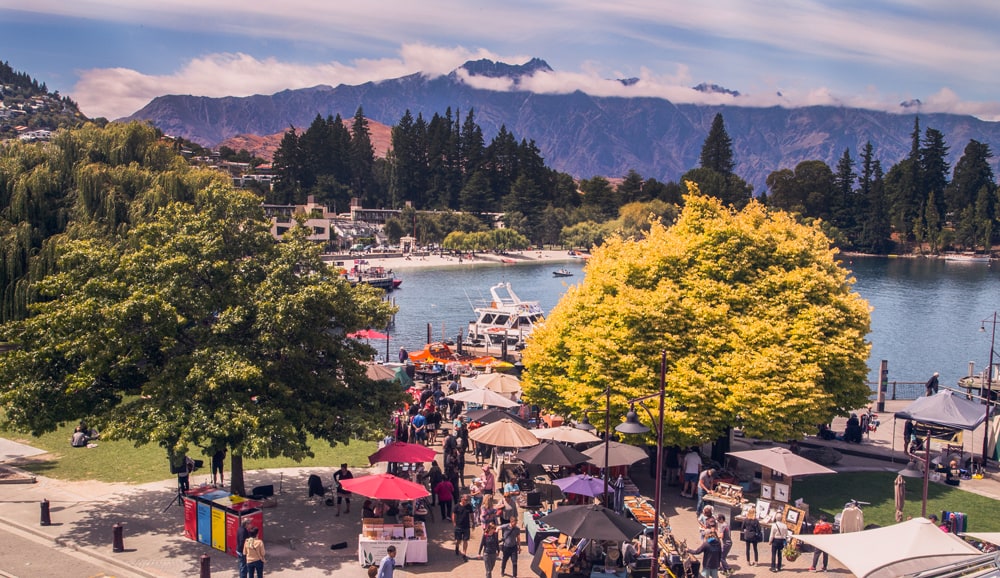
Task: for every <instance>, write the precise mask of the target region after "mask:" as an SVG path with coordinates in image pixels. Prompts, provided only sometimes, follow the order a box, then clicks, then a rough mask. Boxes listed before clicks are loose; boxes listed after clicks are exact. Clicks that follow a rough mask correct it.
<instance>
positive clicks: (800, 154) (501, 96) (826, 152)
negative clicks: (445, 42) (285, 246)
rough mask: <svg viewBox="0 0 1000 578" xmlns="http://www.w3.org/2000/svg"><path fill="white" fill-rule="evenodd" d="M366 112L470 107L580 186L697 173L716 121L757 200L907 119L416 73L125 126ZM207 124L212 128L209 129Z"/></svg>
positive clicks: (196, 108) (211, 140)
mask: <svg viewBox="0 0 1000 578" xmlns="http://www.w3.org/2000/svg"><path fill="white" fill-rule="evenodd" d="M543 67H544V68H547V67H548V65H547V64H545V63H544V61H541V60H537V59H535V60H532V61H530V62H528V63H526V64H525V65H521V66H511V65H506V64H503V63H492V62H490V61H477V62H470V63H467V64H466V65H464V68H465V71H466V72H467V73H468V74H473V75H475V74H480V75H485V76H498V75H506V76H517V75H519V74H527V73H530V72H532V71H533V70H536V69H541V68H543ZM359 106H361V107H363V109H364V112H365V115H366V116H367V117H368V118H369V119H372V120H374V121H378V122H380V123H383V124H385V125H388V126H392V125H394V124H396V123H397V122H398V121H399V119H400V118H401V117H402V115H403V113H404V112H405V111H406V110H407V109H409V110H410V111H411V112H412V113H413V114H414V115H416V114H417V113H422V114H423V115H424V117H425V118H430V117H431V116H433V114H434V113H443V112H444V111H445V110H446V109H447V108H448V107H451V109H452V111H455V110H456V109H457V110H458V111H459V112H460V113H461V114H465V113H466V112H467V111H468V110H470V109H474V111H475V116H476V121H477V123H478V124H479V125H480V126H481V127H482V129H483V132H484V136H485V137H486V138H487V139H490V138H492V137H493V136H494V135H495V134H496V132H497V131H498V130H499V128H500V126H501V125H505V126H506V127H507V129H508V130H509V131H510V132H512V133H513V134H514V135H515V137H516V138H518V139H522V138H524V139H529V140H534V141H535V143H536V145H537V146H538V148H539V150H540V151H541V153H542V155H543V156H544V158H545V159H546V163H547V164H548V165H549V166H551V167H552V168H554V169H556V170H559V171H563V172H566V173H569V174H572V175H574V176H576V177H591V176H594V175H604V176H609V177H615V176H621V175H624V174H625V173H626V172H627V171H629V170H630V169H634V170H636V171H638V172H639V173H640V174H641V175H643V176H644V177H654V178H656V179H659V180H662V181H669V180H676V179H678V178H679V176H680V175H681V174H683V173H684V172H685V171H687V170H688V169H691V168H693V167H695V166H697V164H698V155H699V153H700V150H701V145H702V144H703V142H704V139H705V136H706V135H707V134H708V129H709V127H710V126H711V122H712V119H713V118H714V116H715V114H716V113H719V112H721V113H722V114H723V116H724V118H725V123H726V130H727V131H728V133H729V135H730V137H731V138H732V141H733V151H734V153H735V160H736V172H737V173H738V174H740V175H741V176H743V177H744V178H745V179H746V180H747V181H749V182H750V183H752V184H753V185H754V186H755V188H756V190H757V191H758V192H759V191H761V190H763V189H764V183H765V180H766V178H767V176H768V175H769V174H770V173H771V172H773V171H775V170H778V169H782V168H794V167H795V165H797V164H798V163H799V162H801V161H803V160H816V159H818V160H822V161H825V162H826V163H827V164H828V165H830V166H831V167H832V166H836V163H837V161H838V160H839V158H840V156H841V155H842V154H843V152H844V150H845V149H850V151H851V154H852V156H854V157H855V158H857V156H858V154H859V151H860V150H861V149H862V147H863V146H864V144H865V143H866V142H868V141H871V143H872V145H873V146H874V150H875V154H876V156H877V158H879V159H881V161H882V164H883V166H886V167H887V166H891V165H892V164H894V163H896V162H897V161H899V160H900V159H902V158H904V157H905V156H906V154H907V153H908V152H909V148H910V133H911V132H912V130H913V122H914V115H913V114H912V113H905V114H890V113H886V112H878V111H871V110H864V109H854V108H838V107H830V106H817V107H809V108H795V109H786V108H778V107H772V108H745V107H732V106H729V107H722V106H702V105H693V104H674V103H671V102H670V101H667V100H664V99H658V98H621V97H596V96H590V95H587V94H584V93H582V92H574V93H571V94H544V95H543V94H534V93H530V92H523V91H522V92H496V91H488V90H479V89H475V88H472V87H470V86H469V85H468V84H466V83H464V82H462V81H461V79H460V76H459V75H458V74H457V73H452V74H450V75H447V76H441V77H437V78H433V79H429V78H427V77H425V76H423V75H420V74H414V75H410V76H405V77H402V78H396V79H392V80H385V81H381V82H377V83H376V82H368V83H365V84H361V85H357V86H348V85H340V86H337V87H330V86H315V87H312V88H306V89H300V90H285V91H282V92H278V93H276V94H273V95H270V96H265V95H255V96H249V97H245V98H235V97H226V98H207V97H195V96H180V95H168V96H161V97H158V98H156V99H154V100H153V101H151V102H150V103H149V104H148V105H146V106H145V107H143V108H142V109H141V110H139V111H137V112H136V113H135V114H133V115H131V116H130V117H128V119H148V120H150V121H152V122H153V123H154V124H155V125H156V126H158V127H160V128H161V129H162V130H163V131H164V132H166V133H167V134H173V135H177V136H182V137H185V138H188V139H190V140H193V141H195V142H199V143H202V144H205V145H213V146H214V145H216V144H218V143H220V142H222V141H224V140H225V139H227V138H230V137H233V136H236V135H240V134H254V135H272V134H275V133H281V132H284V131H285V130H286V129H287V128H288V126H290V125H291V126H299V127H304V126H308V124H309V123H310V122H311V121H312V119H313V118H314V117H315V116H316V114H320V115H322V116H324V117H326V116H327V115H336V114H338V113H339V114H340V115H341V116H343V117H345V118H347V117H350V116H353V114H354V112H355V111H356V110H357V108H358V107H359ZM205 119H210V120H209V121H208V122H205ZM920 125H921V127H922V128H926V127H932V128H935V129H937V130H939V131H940V132H941V133H942V134H943V135H944V137H945V139H946V142H947V144H948V145H949V146H950V147H951V152H952V157H951V162H952V163H954V161H955V159H956V158H957V155H958V154H960V153H961V151H962V150H963V148H964V147H965V145H966V144H967V143H968V141H969V139H976V140H978V141H980V142H984V143H987V144H989V145H990V146H991V148H992V149H993V150H1000V124H998V123H994V122H985V121H981V120H979V119H976V118H974V117H971V116H961V115H950V114H927V115H921V117H920Z"/></svg>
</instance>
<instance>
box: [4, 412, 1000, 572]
mask: <svg viewBox="0 0 1000 578" xmlns="http://www.w3.org/2000/svg"><path fill="white" fill-rule="evenodd" d="M906 403H907V402H889V405H888V407H887V409H889V410H890V411H894V410H898V409H900V408H901V407H903V406H905V405H906ZM840 423H842V422H835V423H834V428H835V429H837V428H839V427H841V426H840ZM892 426H893V424H892V419H891V413H889V412H887V413H886V414H884V415H883V418H882V426H881V427H880V428H879V430H878V432H875V433H874V434H872V435H871V437H870V439H867V440H866V441H865V442H864V443H863V444H861V445H860V446H858V445H856V444H844V443H843V442H820V441H818V440H815V439H812V438H810V439H809V440H808V443H810V444H822V445H827V446H830V447H834V448H836V449H838V450H840V451H842V452H852V453H856V454H860V455H848V454H846V453H845V455H844V458H843V460H842V461H841V462H840V463H839V464H838V465H837V466H836V469H837V470H839V471H852V470H885V471H897V470H899V469H901V468H902V467H903V466H904V465H905V461H906V459H905V456H904V455H903V453H902V452H901V451H900V450H898V449H897V450H896V451H895V452H893V450H892V439H891V437H892V434H893V427H892ZM901 427H902V423H900V424H899V428H901ZM896 437H897V440H898V438H900V437H901V434H900V433H899V431H897V432H896ZM971 437H972V439H968V438H967V439H966V447H967V448H969V449H971V448H973V447H977V446H975V445H974V444H975V443H976V437H975V436H971ZM978 439H979V440H980V441H979V444H980V445H979V446H978V447H980V448H981V439H982V438H981V437H979V438H978ZM804 445H805V444H804ZM896 445H897V446H899V445H900V444H899V442H898V441H897V444H896ZM750 447H758V446H753V445H751V442H750V441H744V440H738V441H737V442H736V444H735V447H734V448H733V449H734V451H735V450H739V449H746V448H750ZM4 448H6V446H3V445H0V452H2V451H4ZM890 458H892V459H894V460H895V461H894V462H893V461H889V459H890ZM748 467H752V466H749V465H748ZM355 472H358V470H355ZM313 473H315V474H318V475H320V476H321V477H322V478H323V479H324V480H329V479H330V476H331V475H332V473H333V468H288V469H281V470H265V471H251V472H248V473H247V480H246V481H247V486H248V487H253V486H257V485H264V484H274V486H275V490H276V495H277V499H278V505H277V507H274V508H269V509H266V510H265V511H264V520H265V522H264V523H265V535H264V538H265V543H266V545H267V550H268V564H267V569H266V573H267V575H268V576H271V577H293V576H295V577H310V576H337V577H341V576H342V577H345V578H346V577H356V576H357V577H360V576H363V575H364V574H363V571H362V569H361V567H360V565H359V564H358V561H357V536H358V532H359V530H360V508H359V506H360V504H355V507H354V508H352V510H351V515H349V516H348V515H341V516H340V517H336V516H335V515H334V514H335V509H334V508H330V507H328V506H326V505H324V504H323V502H322V501H320V500H319V499H317V498H309V497H307V490H306V488H307V483H306V479H307V477H308V476H309V475H310V474H313ZM358 473H360V472H358ZM466 473H467V476H474V475H478V473H479V471H478V470H477V469H476V468H475V467H474V466H472V465H470V466H469V467H468V468H467V471H466ZM208 477H209V476H208V475H207V474H202V473H198V474H196V475H194V476H193V477H192V484H193V485H198V484H201V483H206V482H207V481H208ZM632 477H633V480H634V481H635V482H636V484H637V485H638V486H639V487H640V489H641V490H642V492H643V494H644V495H647V496H649V495H651V494H652V479H651V478H650V477H649V475H648V468H647V467H645V466H639V467H636V468H633V473H632ZM998 480H1000V474H997V473H996V472H994V473H993V475H991V476H990V477H988V478H987V479H983V480H970V481H965V482H963V483H962V488H963V489H965V490H968V491H973V492H976V493H980V494H983V495H986V496H990V497H993V498H996V499H1000V481H998ZM175 483H176V482H175V480H174V479H169V480H163V481H160V482H154V483H150V484H143V485H140V486H132V485H126V484H108V483H102V482H93V481H89V482H67V481H60V480H55V479H52V478H48V477H45V476H38V477H37V481H36V483H32V484H0V504H2V506H0V526H2V527H3V528H6V529H7V530H12V531H15V532H17V536H18V539H29V540H32V541H33V542H34V543H35V544H38V545H41V546H44V548H45V550H43V551H51V548H52V546H53V545H56V547H57V550H56V552H57V553H59V554H69V553H73V555H74V556H79V555H82V556H84V557H85V559H86V563H81V564H79V565H76V564H74V565H73V567H72V568H66V569H65V570H64V571H62V572H61V573H60V575H62V576H70V577H71V576H81V577H82V576H95V572H94V569H95V568H98V569H102V570H103V571H104V572H106V573H108V574H109V575H114V576H120V577H125V578H131V577H136V576H143V577H185V576H198V575H199V572H200V563H201V558H202V556H203V555H206V554H207V555H208V556H210V558H211V560H210V564H211V570H212V575H213V576H236V575H237V573H236V562H235V559H233V558H231V557H229V556H227V555H225V554H223V553H221V552H218V551H216V550H212V549H211V548H209V547H207V546H205V545H203V544H200V543H197V542H194V541H191V540H188V539H186V538H184V536H183V535H182V530H183V519H182V518H183V514H182V509H181V508H180V507H178V506H177V505H172V506H171V505H170V504H171V503H172V502H173V499H174V496H175ZM45 499H47V500H49V502H50V512H51V519H52V525H50V526H44V527H43V526H41V525H40V524H39V520H40V503H41V501H42V500H45ZM663 512H664V513H665V514H666V515H667V516H669V519H670V526H671V528H672V531H673V533H674V534H675V536H677V537H678V538H679V539H683V540H687V542H688V543H689V544H691V545H692V546H694V545H696V543H697V540H698V531H697V524H696V520H695V515H694V501H693V500H690V499H686V498H681V497H680V495H679V491H678V489H677V488H674V487H666V486H665V487H664V497H663ZM119 523H120V524H122V525H123V526H124V546H125V551H124V552H120V553H114V552H112V536H113V533H112V526H113V525H114V524H119ZM451 530H452V528H451V524H450V523H442V522H440V521H438V522H431V523H428V533H429V535H430V542H429V549H428V554H429V556H428V557H429V562H428V563H427V564H425V565H414V566H407V567H406V568H404V569H402V571H401V572H400V573H399V574H398V575H400V576H409V575H420V576H429V577H433V578H445V577H450V576H455V575H457V576H476V575H484V574H485V572H484V570H483V564H482V562H481V561H479V560H469V561H468V562H463V561H462V560H461V559H459V558H457V557H456V556H455V554H454V550H453V549H454V543H453V541H452V537H451ZM2 531H3V530H0V532H2ZM479 537H480V534H479V532H478V531H474V532H473V536H472V541H471V542H470V548H469V549H470V552H471V551H474V550H475V549H476V548H477V547H478V544H479ZM342 541H345V542H347V543H348V547H347V548H346V549H342V550H331V549H330V545H332V544H335V543H337V542H342ZM74 551H75V552H74ZM742 552H743V543H742V542H740V541H739V540H738V539H737V540H736V542H735V546H734V549H733V552H732V554H731V558H730V562H731V563H732V565H733V567H734V568H735V570H736V576H738V577H740V578H743V577H750V576H755V575H756V574H757V573H759V572H761V570H764V574H766V575H770V573H769V572H766V570H767V566H766V565H765V566H763V567H761V566H755V567H751V566H747V565H746V564H744V563H743V561H742V560H743V557H742ZM737 555H738V556H737ZM53 556H54V555H53ZM760 557H761V561H762V562H764V561H766V560H768V559H769V557H770V550H769V548H768V547H767V545H763V544H762V545H761V548H760ZM22 558H23V557H22ZM53 559H54V558H53ZM60 559H63V558H60ZM810 561H811V558H809V557H808V556H803V557H801V558H800V559H799V560H797V561H796V562H794V563H790V564H787V566H786V569H785V572H794V573H800V572H806V571H807V569H808V566H809V562H810ZM24 562H25V561H24V560H23V559H19V560H17V561H15V560H13V559H8V557H6V556H4V557H3V558H0V575H4V573H6V575H8V576H18V577H20V578H33V577H36V576H37V577H42V576H51V575H52V572H51V568H48V569H46V568H45V567H43V566H41V565H33V564H30V563H29V564H25V563H24ZM530 562H531V560H530V557H529V555H528V553H527V548H524V549H523V553H522V555H521V558H520V561H519V568H518V575H519V576H521V577H525V576H532V575H533V572H532V571H531V570H530ZM831 564H832V565H833V566H832V571H834V572H839V573H842V574H848V572H847V571H846V570H844V569H843V567H842V566H840V565H839V564H837V563H836V562H835V561H834V560H831ZM496 572H497V574H499V569H497V570H496Z"/></svg>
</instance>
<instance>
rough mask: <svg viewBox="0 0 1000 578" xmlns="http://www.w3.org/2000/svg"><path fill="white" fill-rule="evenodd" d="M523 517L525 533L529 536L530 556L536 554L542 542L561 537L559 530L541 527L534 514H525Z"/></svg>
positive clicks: (542, 525)
mask: <svg viewBox="0 0 1000 578" xmlns="http://www.w3.org/2000/svg"><path fill="white" fill-rule="evenodd" d="M521 516H522V520H523V524H524V533H525V535H526V536H527V542H528V553H529V554H534V553H535V549H536V548H538V545H539V544H541V542H542V540H544V539H546V538H558V537H559V530H557V529H555V528H553V527H552V526H546V525H544V524H541V525H540V524H539V523H538V522H537V521H536V520H535V516H534V512H524V513H522V514H521Z"/></svg>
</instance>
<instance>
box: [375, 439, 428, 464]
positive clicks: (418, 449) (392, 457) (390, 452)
mask: <svg viewBox="0 0 1000 578" xmlns="http://www.w3.org/2000/svg"><path fill="white" fill-rule="evenodd" d="M435 455H436V452H435V451H434V450H432V449H431V448H429V447H426V446H422V445H418V444H408V443H406V442H392V443H391V444H389V445H387V446H383V447H381V448H379V450H378V451H377V452H375V453H373V454H372V455H370V456H368V461H369V462H370V463H373V464H376V463H378V462H398V463H402V464H415V463H418V462H421V463H422V462H430V461H433V460H434V456H435Z"/></svg>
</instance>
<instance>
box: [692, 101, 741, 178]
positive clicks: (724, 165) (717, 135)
mask: <svg viewBox="0 0 1000 578" xmlns="http://www.w3.org/2000/svg"><path fill="white" fill-rule="evenodd" d="M700 162H701V167H702V168H706V169H712V170H713V171H715V172H718V173H721V174H723V175H726V176H729V175H730V174H731V173H732V172H733V168H734V167H735V166H736V163H735V162H734V161H733V141H732V139H730V138H729V134H728V133H727V132H726V126H725V123H724V122H723V120H722V113H721V112H720V113H716V115H715V118H714V119H712V128H710V129H709V131H708V137H706V138H705V142H704V144H702V147H701V157H700Z"/></svg>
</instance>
